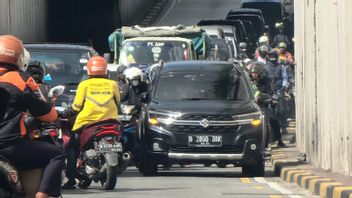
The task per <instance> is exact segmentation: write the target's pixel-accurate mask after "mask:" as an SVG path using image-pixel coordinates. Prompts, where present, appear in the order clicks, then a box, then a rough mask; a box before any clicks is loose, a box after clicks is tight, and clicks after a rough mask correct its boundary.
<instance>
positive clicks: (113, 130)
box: [77, 120, 130, 190]
mask: <svg viewBox="0 0 352 198" xmlns="http://www.w3.org/2000/svg"><path fill="white" fill-rule="evenodd" d="M79 149H80V155H79V158H78V163H77V170H78V173H79V176H78V180H79V183H78V187H80V188H83V189H85V188H88V187H89V186H90V184H91V182H92V181H94V182H95V183H98V182H100V183H101V185H102V188H103V189H104V190H112V189H114V188H115V185H116V181H117V175H118V169H119V166H121V164H119V162H121V161H123V160H124V158H129V157H130V156H129V154H128V153H123V146H122V143H121V132H120V131H119V123H118V121H117V120H105V121H100V122H97V123H94V124H92V125H89V126H87V127H85V128H84V130H83V131H82V134H81V137H80V147H79Z"/></svg>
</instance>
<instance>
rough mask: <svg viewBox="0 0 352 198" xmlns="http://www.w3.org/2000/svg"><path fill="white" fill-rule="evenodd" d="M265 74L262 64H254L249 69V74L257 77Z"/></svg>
mask: <svg viewBox="0 0 352 198" xmlns="http://www.w3.org/2000/svg"><path fill="white" fill-rule="evenodd" d="M264 72H265V65H264V63H262V62H258V61H257V62H255V63H253V66H252V68H251V73H256V74H257V75H258V76H263V74H264Z"/></svg>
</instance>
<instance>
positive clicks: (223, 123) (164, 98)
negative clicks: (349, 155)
mask: <svg viewBox="0 0 352 198" xmlns="http://www.w3.org/2000/svg"><path fill="white" fill-rule="evenodd" d="M154 76H155V77H154V79H153V80H152V84H151V91H150V93H149V94H146V95H145V96H144V97H143V100H144V101H145V102H146V105H145V106H144V107H143V108H142V111H141V116H140V122H139V127H138V128H139V129H138V134H139V135H138V137H139V140H140V142H141V146H140V151H139V152H140V158H139V160H138V161H139V165H138V167H139V170H140V172H141V173H143V174H144V175H155V174H157V171H158V165H160V164H174V163H175V164H176V163H177V164H180V163H181V164H182V163H201V164H208V163H216V164H234V165H235V166H239V167H242V172H243V173H244V174H249V175H251V176H263V175H264V167H265V166H264V157H263V154H264V146H265V138H266V131H265V127H264V116H263V114H262V112H261V111H260V108H259V106H258V105H257V103H256V101H255V98H254V93H253V90H252V88H251V84H250V81H249V77H248V75H247V74H246V72H245V71H244V69H243V68H242V67H241V66H239V65H237V64H235V63H231V62H221V61H178V62H169V63H165V64H162V65H161V66H160V67H159V69H158V70H157V74H156V75H154Z"/></svg>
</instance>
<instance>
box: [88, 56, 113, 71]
mask: <svg viewBox="0 0 352 198" xmlns="http://www.w3.org/2000/svg"><path fill="white" fill-rule="evenodd" d="M107 68H108V64H107V63H106V61H105V59H104V58H103V57H101V56H93V57H92V58H90V59H89V61H88V63H87V73H88V75H89V76H104V75H106V74H107Z"/></svg>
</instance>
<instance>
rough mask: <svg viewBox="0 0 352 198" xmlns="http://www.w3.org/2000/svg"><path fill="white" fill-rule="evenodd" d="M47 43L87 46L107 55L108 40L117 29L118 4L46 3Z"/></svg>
mask: <svg viewBox="0 0 352 198" xmlns="http://www.w3.org/2000/svg"><path fill="white" fill-rule="evenodd" d="M48 16H49V20H48V22H49V24H48V40H49V42H65V43H86V44H87V43H89V44H90V45H92V46H93V47H94V48H95V49H96V50H97V51H98V52H99V53H100V54H102V53H104V52H109V48H108V36H109V34H110V33H111V32H113V31H114V30H115V29H116V28H118V27H120V26H121V20H120V16H119V0H104V1H99V0H74V1H72V0H60V1H48Z"/></svg>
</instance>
